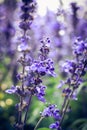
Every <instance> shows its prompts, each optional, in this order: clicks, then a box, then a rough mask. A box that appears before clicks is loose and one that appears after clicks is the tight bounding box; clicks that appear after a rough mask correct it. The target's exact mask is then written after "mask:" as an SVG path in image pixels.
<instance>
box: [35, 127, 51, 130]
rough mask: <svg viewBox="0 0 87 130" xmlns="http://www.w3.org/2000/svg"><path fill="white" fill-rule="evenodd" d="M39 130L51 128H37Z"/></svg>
mask: <svg viewBox="0 0 87 130" xmlns="http://www.w3.org/2000/svg"><path fill="white" fill-rule="evenodd" d="M37 130H50V129H49V128H45V127H44V128H39V129H37Z"/></svg>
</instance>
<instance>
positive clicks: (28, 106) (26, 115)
mask: <svg viewBox="0 0 87 130" xmlns="http://www.w3.org/2000/svg"><path fill="white" fill-rule="evenodd" d="M31 99H32V94H31V95H30V97H29V101H28V105H27V110H26V113H25V118H24V125H25V123H26V120H27V115H28V110H29V107H30V103H31Z"/></svg>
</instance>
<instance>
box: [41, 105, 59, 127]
mask: <svg viewBox="0 0 87 130" xmlns="http://www.w3.org/2000/svg"><path fill="white" fill-rule="evenodd" d="M40 114H41V116H42V117H53V119H54V120H55V122H54V123H52V124H50V125H49V128H50V129H56V130H60V125H59V120H60V119H61V116H60V110H59V109H57V106H56V105H55V104H50V105H48V107H46V108H45V109H44V110H43V112H41V113H40Z"/></svg>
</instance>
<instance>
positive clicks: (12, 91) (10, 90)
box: [5, 86, 17, 94]
mask: <svg viewBox="0 0 87 130" xmlns="http://www.w3.org/2000/svg"><path fill="white" fill-rule="evenodd" d="M5 92H6V93H9V94H14V93H16V92H17V88H16V87H15V86H12V87H11V88H10V89H7V90H6V91H5Z"/></svg>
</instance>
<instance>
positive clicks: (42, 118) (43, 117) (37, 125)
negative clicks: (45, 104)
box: [34, 117, 44, 130]
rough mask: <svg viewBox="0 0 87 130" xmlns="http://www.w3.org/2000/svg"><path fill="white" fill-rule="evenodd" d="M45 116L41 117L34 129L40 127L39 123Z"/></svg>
mask: <svg viewBox="0 0 87 130" xmlns="http://www.w3.org/2000/svg"><path fill="white" fill-rule="evenodd" d="M43 118H44V117H41V118H40V119H39V121H38V122H37V124H36V126H35V128H34V130H36V128H37V127H38V125H39V124H40V122H41V121H42V120H43Z"/></svg>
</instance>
